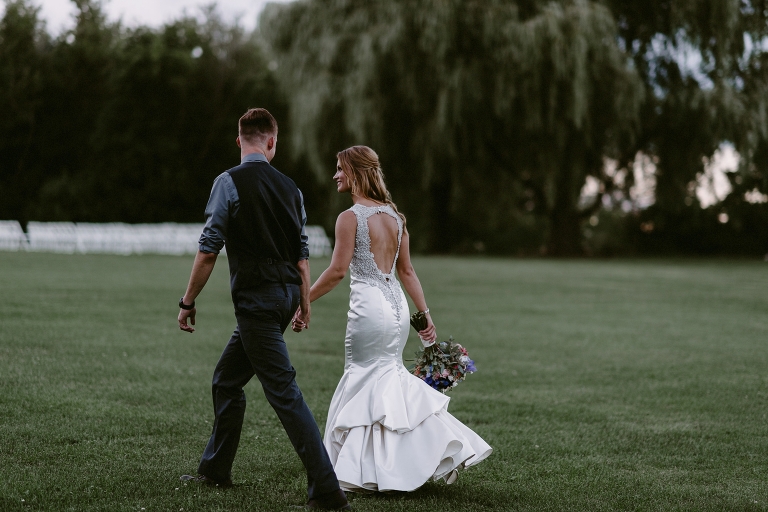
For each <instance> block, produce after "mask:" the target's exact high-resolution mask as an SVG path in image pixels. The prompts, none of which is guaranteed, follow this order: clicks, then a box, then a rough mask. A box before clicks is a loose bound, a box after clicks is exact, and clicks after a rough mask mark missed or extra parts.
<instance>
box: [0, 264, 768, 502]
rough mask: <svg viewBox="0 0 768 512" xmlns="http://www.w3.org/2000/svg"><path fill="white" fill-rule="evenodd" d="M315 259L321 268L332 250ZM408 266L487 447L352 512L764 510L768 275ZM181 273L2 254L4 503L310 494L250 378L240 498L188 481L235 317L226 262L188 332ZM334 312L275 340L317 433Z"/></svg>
mask: <svg viewBox="0 0 768 512" xmlns="http://www.w3.org/2000/svg"><path fill="white" fill-rule="evenodd" d="M312 264H313V275H314V276H315V277H316V276H317V275H319V272H321V271H322V270H323V269H324V268H325V265H326V264H327V260H313V262H312ZM414 264H415V266H416V269H417V271H418V273H419V276H420V278H421V280H422V283H423V285H424V288H425V290H426V293H427V299H428V303H429V305H430V308H431V310H432V312H433V316H434V318H435V320H436V322H437V326H438V334H439V335H440V337H443V338H445V337H447V336H448V335H453V336H454V338H456V339H457V340H458V341H460V342H462V343H464V344H465V345H466V346H467V347H468V349H469V351H470V354H471V355H472V357H473V358H474V359H475V360H476V362H477V366H478V368H479V372H478V373H476V374H474V375H471V376H470V377H469V378H468V379H467V380H466V382H464V383H463V384H462V385H461V386H460V387H459V388H457V389H456V390H454V391H453V392H452V393H451V397H452V399H451V403H450V408H449V410H450V411H451V412H452V413H453V414H454V415H455V416H457V417H458V418H459V419H460V420H462V421H464V422H465V423H466V424H467V425H469V426H470V427H472V428H473V429H475V430H476V431H477V432H478V433H479V434H480V435H481V436H483V437H484V438H485V439H486V440H487V441H488V442H489V443H490V444H491V445H492V446H493V447H494V450H495V452H494V454H493V455H492V456H491V457H490V458H489V459H487V460H486V461H485V462H483V463H482V464H481V465H479V466H478V467H476V468H472V469H470V470H468V471H466V472H465V473H463V474H462V475H461V477H460V479H459V482H458V484H457V485H454V486H450V487H447V486H445V485H444V484H442V483H429V484H427V485H426V486H424V487H423V488H422V489H420V490H418V491H416V492H414V493H408V494H396V495H385V496H379V495H353V496H352V501H353V505H354V507H355V509H356V510H371V511H373V510H381V511H394V510H425V511H427V510H429V511H433V510H436V509H442V510H458V509H463V510H768V484H766V482H767V481H768V462H767V461H768V372H767V371H766V370H768V350H766V346H767V345H766V340H768V265H766V264H764V263H762V262H751V261H721V260H703V261H695V260H694V261H676V260H669V261H644V260H640V261H621V260H617V261H589V260H584V261H552V260H504V259H462V258H437V257H430V258H416V259H415V262H414ZM190 266H191V258H190V257H167V256H132V257H122V256H106V255H104V256H98V255H88V256H78V255H74V256H67V255H52V254H37V253H27V254H24V253H0V461H2V464H0V510H140V509H141V508H145V509H146V510H179V509H182V508H183V509H184V510H185V511H189V510H287V509H288V507H289V506H290V505H292V504H300V503H302V501H303V500H304V499H305V479H304V475H303V468H302V467H301V463H300V462H299V460H298V458H297V457H296V455H295V454H294V452H293V450H292V448H291V446H290V443H289V442H288V440H287V438H286V436H285V434H284V432H283V430H282V428H281V426H280V424H279V421H278V420H277V418H276V417H275V415H274V413H273V412H272V410H271V408H270V407H269V405H268V404H267V403H266V401H265V400H264V398H263V396H262V394H261V390H260V388H259V386H258V383H256V382H253V383H251V384H249V385H248V386H247V388H246V394H247V395H248V410H247V412H246V422H245V427H244V431H243V436H242V439H241V444H240V451H239V453H238V457H237V459H236V462H235V467H234V475H233V477H234V480H235V482H236V484H237V486H236V488H234V489H231V490H227V491H217V490H210V489H198V488H194V487H190V486H183V485H179V481H178V477H179V475H180V474H182V473H185V472H194V470H195V468H196V467H197V461H198V458H199V456H200V453H201V451H202V449H203V447H204V444H205V442H206V440H207V438H208V435H209V434H210V428H211V421H212V410H211V404H210V378H211V374H212V371H213V367H214V365H215V363H216V361H217V359H218V356H219V355H220V352H221V349H222V348H223V346H224V344H225V343H226V341H227V340H228V338H229V335H230V334H231V331H232V328H233V327H234V316H233V314H232V306H231V302H230V298H229V290H228V284H229V283H228V276H227V269H226V260H221V261H220V262H219V264H218V267H217V269H216V270H215V272H214V275H213V277H212V279H211V282H210V283H209V285H208V286H207V287H206V289H205V291H204V292H203V294H202V295H201V297H200V298H199V300H198V308H199V312H198V324H197V328H198V331H197V332H196V333H194V334H193V335H188V334H185V333H182V332H180V331H179V330H178V328H177V326H176V321H175V318H176V314H177V313H178V310H177V308H176V302H177V301H178V298H179V296H180V295H181V294H182V293H183V290H184V287H185V285H186V281H187V278H188V276H189V270H190ZM347 300H348V285H347V283H342V285H340V286H339V287H338V288H337V289H336V290H334V291H333V292H332V293H331V294H329V295H328V296H326V297H323V298H322V299H321V300H320V301H318V302H316V303H315V304H313V317H312V323H311V326H310V329H309V331H307V332H305V333H302V334H295V333H292V332H289V333H288V334H287V336H286V337H287V341H288V344H289V348H290V351H291V356H292V360H293V363H294V366H295V367H296V369H297V372H298V380H299V384H300V385H301V387H302V389H303V391H304V394H305V397H306V399H307V401H308V403H309V404H310V407H312V409H313V411H314V413H315V416H316V418H317V420H318V423H319V424H320V426H321V429H322V428H323V427H324V424H325V417H326V413H327V407H328V404H329V402H330V398H331V396H332V394H333V391H334V389H335V387H336V384H337V382H338V379H339V377H340V376H341V373H342V371H343V339H344V329H345V323H346V311H347V308H348V305H347ZM417 343H418V341H417V340H416V338H415V336H414V335H413V334H412V335H411V339H410V341H409V344H408V347H407V348H406V357H412V354H413V352H414V351H415V350H416V348H417ZM414 463H415V464H418V463H419V461H418V460H414ZM176 488H179V489H178V490H176ZM22 500H24V501H22Z"/></svg>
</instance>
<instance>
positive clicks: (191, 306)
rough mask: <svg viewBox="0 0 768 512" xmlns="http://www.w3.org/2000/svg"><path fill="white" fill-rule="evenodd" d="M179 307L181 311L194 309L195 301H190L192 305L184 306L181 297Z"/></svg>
mask: <svg viewBox="0 0 768 512" xmlns="http://www.w3.org/2000/svg"><path fill="white" fill-rule="evenodd" d="M179 307H180V308H181V309H186V310H187V311H189V310H190V309H195V301H192V304H184V297H182V298H180V299H179Z"/></svg>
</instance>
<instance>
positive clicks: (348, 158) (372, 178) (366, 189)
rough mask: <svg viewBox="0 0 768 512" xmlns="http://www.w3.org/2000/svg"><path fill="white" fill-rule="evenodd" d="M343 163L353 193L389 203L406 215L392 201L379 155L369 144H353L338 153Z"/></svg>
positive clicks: (403, 217)
mask: <svg viewBox="0 0 768 512" xmlns="http://www.w3.org/2000/svg"><path fill="white" fill-rule="evenodd" d="M336 157H337V158H338V159H339V163H340V164H341V170H342V171H344V174H345V175H346V176H347V179H348V180H350V181H352V195H355V196H358V197H364V198H366V199H371V200H372V201H376V202H379V203H384V204H388V205H389V206H391V207H392V209H393V210H395V213H396V214H397V215H398V216H399V217H400V218H401V219H402V220H403V225H405V215H403V214H402V213H400V212H399V211H398V209H397V205H395V203H394V202H393V201H392V195H391V194H390V193H389V190H387V185H386V184H385V183H384V173H383V172H382V170H381V164H380V163H379V155H377V154H376V152H375V151H374V150H372V149H371V148H369V147H368V146H352V147H351V148H347V149H345V150H343V151H339V152H338V153H337V154H336Z"/></svg>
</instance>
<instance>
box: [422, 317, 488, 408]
mask: <svg viewBox="0 0 768 512" xmlns="http://www.w3.org/2000/svg"><path fill="white" fill-rule="evenodd" d="M411 325H412V326H413V328H414V329H416V331H421V330H424V329H426V328H427V317H426V315H425V314H424V313H422V312H418V313H414V314H413V315H411ZM408 371H410V372H411V373H413V374H414V375H415V376H417V377H418V378H420V379H421V380H423V381H424V382H426V383H427V384H429V385H430V386H432V387H433V388H435V389H436V390H438V391H442V392H443V393H445V392H446V391H449V390H450V389H451V388H454V387H456V386H457V385H458V384H459V382H461V381H463V380H464V379H465V378H466V376H467V375H468V374H470V373H475V372H476V371H477V368H475V362H474V361H473V360H472V359H470V358H469V354H467V349H465V348H464V347H462V346H461V345H459V344H458V343H456V342H454V341H453V337H450V338H448V341H440V342H437V343H434V344H432V345H429V346H427V347H422V348H420V349H419V350H418V351H417V352H416V360H415V361H414V363H413V364H412V365H411V366H409V367H408Z"/></svg>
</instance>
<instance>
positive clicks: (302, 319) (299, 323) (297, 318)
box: [291, 304, 311, 332]
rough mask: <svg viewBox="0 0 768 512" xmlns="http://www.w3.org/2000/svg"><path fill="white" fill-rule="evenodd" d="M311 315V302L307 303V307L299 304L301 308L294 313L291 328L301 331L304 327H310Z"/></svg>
mask: <svg viewBox="0 0 768 512" xmlns="http://www.w3.org/2000/svg"><path fill="white" fill-rule="evenodd" d="M310 315H311V311H310V307H309V304H307V305H306V308H302V307H301V306H299V309H297V310H296V313H295V314H294V315H293V320H291V329H293V331H294V332H301V331H303V330H304V329H309V317H310Z"/></svg>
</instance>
